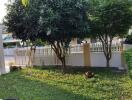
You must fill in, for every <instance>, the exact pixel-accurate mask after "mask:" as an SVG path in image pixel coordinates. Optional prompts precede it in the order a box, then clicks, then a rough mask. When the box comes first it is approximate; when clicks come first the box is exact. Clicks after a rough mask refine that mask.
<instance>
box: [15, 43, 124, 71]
mask: <svg viewBox="0 0 132 100" xmlns="http://www.w3.org/2000/svg"><path fill="white" fill-rule="evenodd" d="M84 49H85V48H84V46H83V45H76V46H71V47H70V53H69V54H68V55H67V57H66V64H67V65H70V66H81V67H83V66H86V65H85V63H84V60H85V56H87V55H84ZM89 49H90V57H89V59H90V66H91V67H94V66H96V67H105V66H106V60H105V56H104V54H103V48H102V45H101V44H90V48H89ZM29 50H30V49H29V48H18V49H16V55H15V59H16V61H15V62H16V65H28V61H29V57H28V55H29ZM112 51H113V53H112V59H111V61H110V66H111V67H118V68H120V69H123V68H124V66H123V65H124V64H122V54H121V45H119V44H113V45H112ZM60 64H61V63H60V61H59V60H58V58H57V57H56V55H55V53H54V51H53V50H52V49H51V47H37V49H36V52H35V56H34V60H33V65H37V66H42V65H60Z"/></svg>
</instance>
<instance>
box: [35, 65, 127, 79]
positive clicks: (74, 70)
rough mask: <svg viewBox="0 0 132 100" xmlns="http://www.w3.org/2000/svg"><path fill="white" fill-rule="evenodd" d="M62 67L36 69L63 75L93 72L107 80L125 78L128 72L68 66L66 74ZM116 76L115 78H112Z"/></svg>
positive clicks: (114, 69)
mask: <svg viewBox="0 0 132 100" xmlns="http://www.w3.org/2000/svg"><path fill="white" fill-rule="evenodd" d="M60 67H61V66H45V67H42V66H41V67H34V69H38V70H49V71H53V72H57V73H63V74H73V75H74V74H75V75H76V74H84V73H85V72H87V71H91V72H94V73H95V76H96V75H99V76H100V77H102V78H103V77H107V78H114V77H115V78H117V77H119V78H120V77H123V76H124V75H126V74H127V73H126V71H125V70H118V69H117V68H114V67H109V68H106V67H88V68H84V67H77V68H76V67H70V66H68V67H67V69H65V70H64V72H62V70H61V68H60ZM112 76H114V77H112Z"/></svg>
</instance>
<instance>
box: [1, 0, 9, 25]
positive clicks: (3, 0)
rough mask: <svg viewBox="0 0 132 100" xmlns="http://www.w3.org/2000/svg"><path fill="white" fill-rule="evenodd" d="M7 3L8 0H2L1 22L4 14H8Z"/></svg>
mask: <svg viewBox="0 0 132 100" xmlns="http://www.w3.org/2000/svg"><path fill="white" fill-rule="evenodd" d="M5 3H8V0H0V23H1V22H2V20H3V18H4V16H5V15H6V6H5Z"/></svg>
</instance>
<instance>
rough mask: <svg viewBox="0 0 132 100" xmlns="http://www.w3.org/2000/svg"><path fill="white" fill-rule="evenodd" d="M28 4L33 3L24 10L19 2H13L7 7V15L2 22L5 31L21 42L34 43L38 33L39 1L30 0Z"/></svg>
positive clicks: (15, 0) (16, 0) (18, 0)
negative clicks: (28, 41) (5, 27)
mask: <svg viewBox="0 0 132 100" xmlns="http://www.w3.org/2000/svg"><path fill="white" fill-rule="evenodd" d="M30 2H34V3H33V4H32V3H31V4H30V5H29V6H28V8H25V7H24V6H23V5H22V4H21V1H20V0H14V2H13V3H10V4H9V5H7V15H6V16H5V20H4V24H5V25H6V26H7V31H8V32H11V33H13V36H15V37H16V38H18V39H21V40H23V41H26V40H30V41H35V40H36V37H37V33H38V27H39V18H40V14H39V9H40V7H39V1H38V0H30Z"/></svg>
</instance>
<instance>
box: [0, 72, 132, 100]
mask: <svg viewBox="0 0 132 100" xmlns="http://www.w3.org/2000/svg"><path fill="white" fill-rule="evenodd" d="M95 73H96V76H95V77H94V78H91V79H85V77H84V75H83V73H79V72H77V73H74V74H70V73H69V74H62V73H60V72H59V71H53V70H48V69H47V70H39V69H25V70H21V71H18V72H12V73H9V74H7V75H2V76H0V98H9V97H12V98H13V97H18V98H19V99H20V100H121V99H119V98H120V97H121V95H123V96H124V97H125V98H126V99H125V100H132V80H131V79H130V78H129V77H128V76H127V75H125V74H124V75H122V74H119V73H118V74H117V73H112V72H111V71H95Z"/></svg>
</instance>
